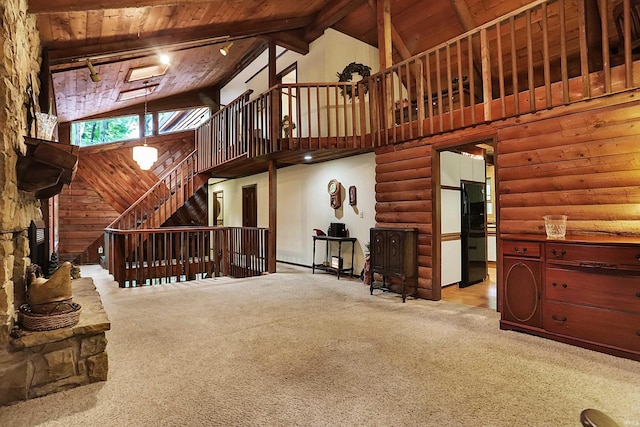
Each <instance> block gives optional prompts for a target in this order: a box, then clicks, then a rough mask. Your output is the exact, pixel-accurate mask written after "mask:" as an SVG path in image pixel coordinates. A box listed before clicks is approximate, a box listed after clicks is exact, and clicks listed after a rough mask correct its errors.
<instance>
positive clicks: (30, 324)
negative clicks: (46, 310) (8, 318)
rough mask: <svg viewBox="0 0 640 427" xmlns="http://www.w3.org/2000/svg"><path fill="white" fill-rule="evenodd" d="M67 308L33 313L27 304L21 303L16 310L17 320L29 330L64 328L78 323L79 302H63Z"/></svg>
mask: <svg viewBox="0 0 640 427" xmlns="http://www.w3.org/2000/svg"><path fill="white" fill-rule="evenodd" d="M65 304H67V305H68V309H67V310H64V311H58V312H57V313H53V314H43V313H33V312H32V311H31V307H29V304H22V305H21V306H20V311H19V312H18V320H19V321H20V324H21V325H22V327H24V328H25V329H28V330H30V331H51V330H53V329H60V328H66V327H69V326H73V325H75V324H76V323H78V320H79V319H80V311H81V309H82V307H81V306H80V304H76V303H74V302H72V303H65Z"/></svg>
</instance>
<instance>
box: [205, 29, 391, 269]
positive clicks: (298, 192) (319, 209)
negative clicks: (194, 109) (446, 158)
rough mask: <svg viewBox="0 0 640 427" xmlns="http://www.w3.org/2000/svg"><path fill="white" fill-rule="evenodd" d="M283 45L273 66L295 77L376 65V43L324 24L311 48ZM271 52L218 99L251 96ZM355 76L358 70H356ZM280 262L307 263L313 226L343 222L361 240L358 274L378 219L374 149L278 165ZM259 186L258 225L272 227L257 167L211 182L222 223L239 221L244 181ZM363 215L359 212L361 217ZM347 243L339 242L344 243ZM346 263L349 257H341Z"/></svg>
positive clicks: (259, 89) (265, 185) (330, 76)
mask: <svg viewBox="0 0 640 427" xmlns="http://www.w3.org/2000/svg"><path fill="white" fill-rule="evenodd" d="M281 52H283V50H282V49H280V48H278V50H277V51H276V53H277V55H279V57H278V58H277V62H276V71H277V72H278V73H279V72H281V71H282V70H284V69H285V68H287V67H289V66H290V65H292V64H293V63H297V77H298V82H299V83H304V82H307V83H314V82H336V81H338V77H337V74H338V73H340V72H342V70H343V69H344V68H345V67H346V66H347V65H349V64H350V63H351V62H357V63H361V64H365V65H368V66H370V67H371V72H372V73H375V72H377V71H378V69H379V66H378V49H377V48H375V47H372V46H370V45H367V44H365V43H362V42H361V41H359V40H356V39H354V38H351V37H349V36H347V35H345V34H342V33H340V32H338V31H335V30H331V29H328V30H327V31H325V34H324V35H323V36H322V37H320V38H318V39H317V40H316V41H314V42H313V43H311V45H310V46H309V53H308V54H307V55H300V54H298V53H295V52H291V51H286V52H284V53H283V54H282V55H280V53H281ZM267 61H268V54H267V52H264V53H263V54H262V55H260V56H259V57H258V58H257V59H256V60H255V61H254V62H253V63H252V65H250V66H249V67H248V68H247V70H244V71H243V72H242V73H240V74H239V75H238V76H236V77H235V78H234V79H233V80H232V81H231V82H230V83H229V84H227V85H226V86H225V87H224V88H223V89H222V90H221V96H220V98H221V103H222V104H226V103H229V102H231V101H232V100H234V99H235V98H237V97H238V96H240V95H241V94H242V93H244V92H245V91H247V90H249V89H251V90H253V94H252V97H256V96H258V95H260V94H262V93H264V92H266V91H267V90H268V88H269V87H268V83H269V70H268V68H265V66H266V65H267ZM354 77H355V78H358V76H354ZM277 174H278V177H277V181H278V187H277V192H278V197H277V198H278V200H277V203H278V215H277V216H278V219H277V221H278V224H277V227H278V235H277V251H276V252H277V259H278V261H285V262H291V263H295V264H301V265H307V266H311V264H312V262H313V261H312V254H313V239H312V235H313V229H314V228H320V229H322V230H324V231H325V232H326V231H327V229H328V228H329V224H330V223H331V222H343V223H345V225H346V228H347V229H348V230H349V235H350V236H351V237H356V238H357V239H358V240H357V242H356V245H355V260H354V273H356V274H359V273H360V270H361V269H362V268H363V266H364V252H365V251H366V248H365V245H366V243H368V242H369V229H370V228H371V227H374V226H375V187H374V186H375V155H374V154H373V153H370V154H364V155H360V156H354V157H348V158H345V159H340V160H335V161H330V162H324V163H319V164H314V165H296V166H289V167H286V168H282V169H278V172H277ZM331 179H337V180H338V181H339V182H340V183H341V184H342V187H343V188H342V196H343V198H344V200H343V203H342V207H341V208H340V209H337V210H334V209H332V208H331V207H330V205H329V194H328V193H327V183H328V182H329V180H331ZM254 184H255V185H257V189H258V227H265V228H266V227H268V226H269V212H268V207H269V177H268V174H266V173H264V174H259V175H254V176H251V177H246V178H241V179H236V180H230V181H223V182H217V183H213V180H211V183H210V185H209V193H210V194H211V193H212V192H213V191H219V190H222V191H223V192H224V208H223V209H224V225H227V226H241V225H242V187H243V186H247V185H254ZM352 185H355V186H356V188H357V202H358V203H357V205H356V206H350V205H349V204H348V200H349V196H348V189H349V187H350V186H352ZM361 216H362V217H361ZM345 249H348V250H350V248H349V245H343V250H345ZM316 250H317V255H318V258H317V259H316V262H321V261H322V259H320V257H319V254H324V243H320V242H318V246H317V249H316ZM345 262H346V261H345Z"/></svg>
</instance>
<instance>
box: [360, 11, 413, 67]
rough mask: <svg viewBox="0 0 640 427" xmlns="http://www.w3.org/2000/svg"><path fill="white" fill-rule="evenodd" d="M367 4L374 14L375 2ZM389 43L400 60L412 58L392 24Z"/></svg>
mask: <svg viewBox="0 0 640 427" xmlns="http://www.w3.org/2000/svg"><path fill="white" fill-rule="evenodd" d="M368 2H369V6H370V7H371V10H373V12H374V13H377V2H376V0H368ZM391 41H392V43H393V47H395V48H396V50H397V51H398V54H399V55H400V58H402V60H405V59H408V58H411V56H412V55H411V51H409V49H408V48H407V45H406V44H405V42H404V40H403V39H402V36H400V33H398V30H397V29H396V26H395V25H393V22H392V23H391Z"/></svg>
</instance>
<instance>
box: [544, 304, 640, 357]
mask: <svg viewBox="0 0 640 427" xmlns="http://www.w3.org/2000/svg"><path fill="white" fill-rule="evenodd" d="M542 312H543V316H542V317H543V319H542V326H543V327H544V329H545V330H547V331H549V332H552V333H556V334H560V335H565V336H569V337H574V338H578V339H581V340H585V341H590V342H593V343H596V344H604V345H609V346H613V347H617V348H620V349H624V350H630V351H634V352H637V353H640V315H638V314H629V313H623V312H619V311H611V310H603V309H599V308H593V307H585V306H578V305H573V304H564V303H559V302H554V301H545V302H544V304H543V307H542Z"/></svg>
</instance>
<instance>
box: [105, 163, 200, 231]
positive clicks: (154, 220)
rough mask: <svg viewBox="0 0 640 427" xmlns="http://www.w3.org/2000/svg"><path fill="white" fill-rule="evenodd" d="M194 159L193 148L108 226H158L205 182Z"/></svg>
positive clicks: (134, 228)
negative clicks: (197, 169)
mask: <svg viewBox="0 0 640 427" xmlns="http://www.w3.org/2000/svg"><path fill="white" fill-rule="evenodd" d="M196 162H197V158H196V151H193V152H192V153H190V154H189V155H188V156H187V157H186V158H185V159H184V160H183V161H181V162H180V163H178V164H177V165H176V166H175V167H174V168H173V169H171V170H170V171H169V172H168V173H167V174H166V175H165V176H164V177H162V178H161V179H160V180H159V181H158V182H157V183H156V184H155V185H154V186H153V187H151V188H150V189H149V190H147V192H146V193H145V194H143V195H142V196H141V197H140V198H139V199H138V200H137V201H136V202H135V203H134V204H132V205H131V206H130V207H129V208H128V209H127V210H126V211H124V212H123V213H122V214H121V215H120V216H119V217H118V218H116V219H115V220H114V221H113V222H112V223H111V224H109V225H108V226H107V228H112V229H118V230H142V229H153V228H159V227H161V226H162V225H163V224H164V223H165V222H166V221H167V220H169V219H170V218H171V216H172V215H173V214H175V213H176V212H177V211H178V210H179V209H180V208H181V207H183V206H184V205H185V203H186V202H187V201H188V200H189V199H190V198H191V197H192V196H194V195H195V194H196V192H197V191H198V190H199V189H200V188H201V187H202V186H203V185H204V184H205V183H206V182H207V176H206V175H203V174H198V173H197V171H196ZM185 225H189V224H185Z"/></svg>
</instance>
